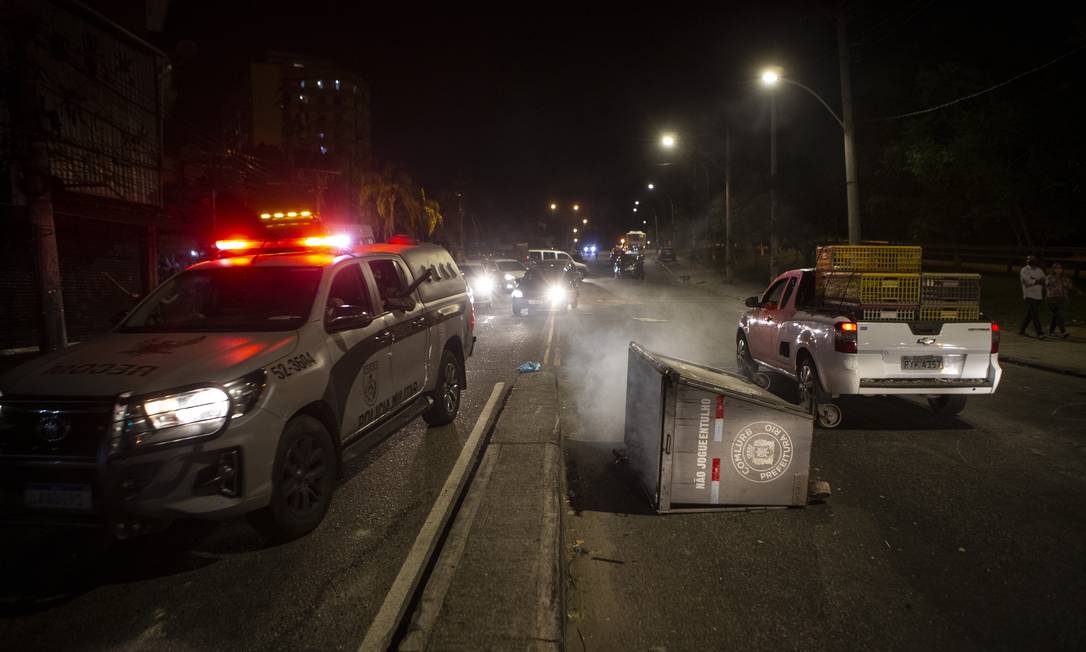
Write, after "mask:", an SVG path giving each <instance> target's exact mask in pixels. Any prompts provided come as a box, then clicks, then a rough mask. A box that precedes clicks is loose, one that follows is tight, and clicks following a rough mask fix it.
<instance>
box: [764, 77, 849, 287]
mask: <svg viewBox="0 0 1086 652" xmlns="http://www.w3.org/2000/svg"><path fill="white" fill-rule="evenodd" d="M841 66H842V68H841V82H842V84H841V105H842V108H843V117H842V116H838V115H837V113H836V112H834V110H833V109H832V108H830V105H829V104H828V103H826V100H824V99H822V96H820V95H819V94H818V93H816V92H814V91H813V90H811V89H810V88H808V87H807V86H804V85H803V84H801V83H799V82H798V81H796V80H794V79H789V78H787V77H785V76H784V75H782V74H781V72H780V69H779V68H767V69H766V70H764V71H763V72H762V85H763V86H766V87H767V88H771V89H772V88H776V86H777V85H778V84H779V83H785V84H790V85H792V86H796V87H797V88H802V89H803V90H805V91H807V93H809V94H810V95H811V96H812V97H814V98H815V99H816V100H818V101H819V103H821V104H822V106H823V107H824V108H825V109H826V111H827V112H829V114H830V115H831V116H833V119H834V120H835V121H836V122H837V124H838V125H839V126H840V127H841V129H842V130H843V131H844V136H845V195H846V198H847V200H848V241H849V244H860V241H861V240H860V238H861V236H860V188H859V185H858V184H857V183H856V154H855V149H854V146H853V142H852V137H853V131H854V126H853V120H852V104H851V97H852V95H851V87H850V85H849V84H848V79H849V78H848V65H847V58H846V57H842V58H841ZM775 97H776V93H774V94H773V95H770V96H769V134H770V135H769V140H770V172H769V175H770V202H769V204H770V223H771V226H770V229H771V233H772V221H773V217H774V216H773V209H774V201H773V199H774V198H773V194H772V193H773V176H774V175H775V174H776V142H777V141H776V134H775V130H776V107H775V102H774V98H775ZM772 263H773V245H772V243H770V268H771V269H770V271H772V272H775V271H776V270H774V269H772Z"/></svg>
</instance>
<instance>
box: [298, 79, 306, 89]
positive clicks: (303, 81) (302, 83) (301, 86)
mask: <svg viewBox="0 0 1086 652" xmlns="http://www.w3.org/2000/svg"><path fill="white" fill-rule="evenodd" d="M298 87H299V88H305V80H304V79H303V80H302V81H300V82H298Z"/></svg>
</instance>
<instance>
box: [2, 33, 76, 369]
mask: <svg viewBox="0 0 1086 652" xmlns="http://www.w3.org/2000/svg"><path fill="white" fill-rule="evenodd" d="M17 33H18V34H19V35H20V37H21V38H20V41H19V43H18V45H17V51H16V61H17V63H16V65H17V66H18V72H17V75H18V77H17V79H18V81H19V99H18V102H17V103H16V107H17V108H16V111H17V113H16V115H15V116H13V117H15V129H16V133H17V134H18V135H19V141H21V143H22V147H21V148H20V149H21V152H20V156H21V158H22V164H21V166H20V167H21V172H22V191H23V193H24V194H25V196H26V208H27V217H28V218H29V220H30V228H31V237H32V239H33V245H32V246H33V248H34V254H35V256H34V258H35V265H36V270H35V271H36V276H37V285H38V308H39V310H40V315H41V334H40V337H39V340H38V347H39V349H40V350H41V351H42V352H43V353H44V352H49V351H56V350H58V349H63V348H64V347H66V346H68V333H67V330H66V328H65V324H64V294H63V289H62V286H61V280H60V256H59V254H58V253H57V232H56V222H55V221H54V218H53V196H52V192H51V190H50V185H51V179H52V166H51V165H50V160H49V143H48V141H47V139H46V135H45V134H44V133H43V131H42V116H41V114H40V103H39V102H38V85H37V79H38V70H37V66H36V65H35V63H34V41H35V34H34V33H33V29H32V28H30V29H18V32H17Z"/></svg>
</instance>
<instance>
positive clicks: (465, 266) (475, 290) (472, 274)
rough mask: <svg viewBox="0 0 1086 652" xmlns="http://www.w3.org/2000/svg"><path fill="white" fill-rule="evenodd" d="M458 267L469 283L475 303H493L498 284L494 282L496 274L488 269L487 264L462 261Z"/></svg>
mask: <svg viewBox="0 0 1086 652" xmlns="http://www.w3.org/2000/svg"><path fill="white" fill-rule="evenodd" d="M458 267H459V268H460V273H461V274H463V276H464V281H465V282H467V284H468V289H470V290H471V295H472V298H473V299H474V300H475V305H477V306H490V305H492V304H493V303H494V292H495V291H496V290H497V284H496V283H495V282H494V275H493V274H491V273H490V272H489V271H487V269H486V266H484V265H483V264H482V263H477V262H470V263H460V264H459V265H458Z"/></svg>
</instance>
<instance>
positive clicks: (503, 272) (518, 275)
mask: <svg viewBox="0 0 1086 652" xmlns="http://www.w3.org/2000/svg"><path fill="white" fill-rule="evenodd" d="M490 269H491V271H492V272H493V273H494V276H495V277H496V278H497V280H498V282H499V283H500V284H501V288H502V289H503V290H505V292H506V294H509V293H512V292H513V288H515V287H516V286H517V281H519V280H520V279H522V278H524V273H525V272H527V271H528V268H527V267H525V266H524V263H522V262H520V261H519V260H513V259H512V258H497V259H495V260H492V261H490Z"/></svg>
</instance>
